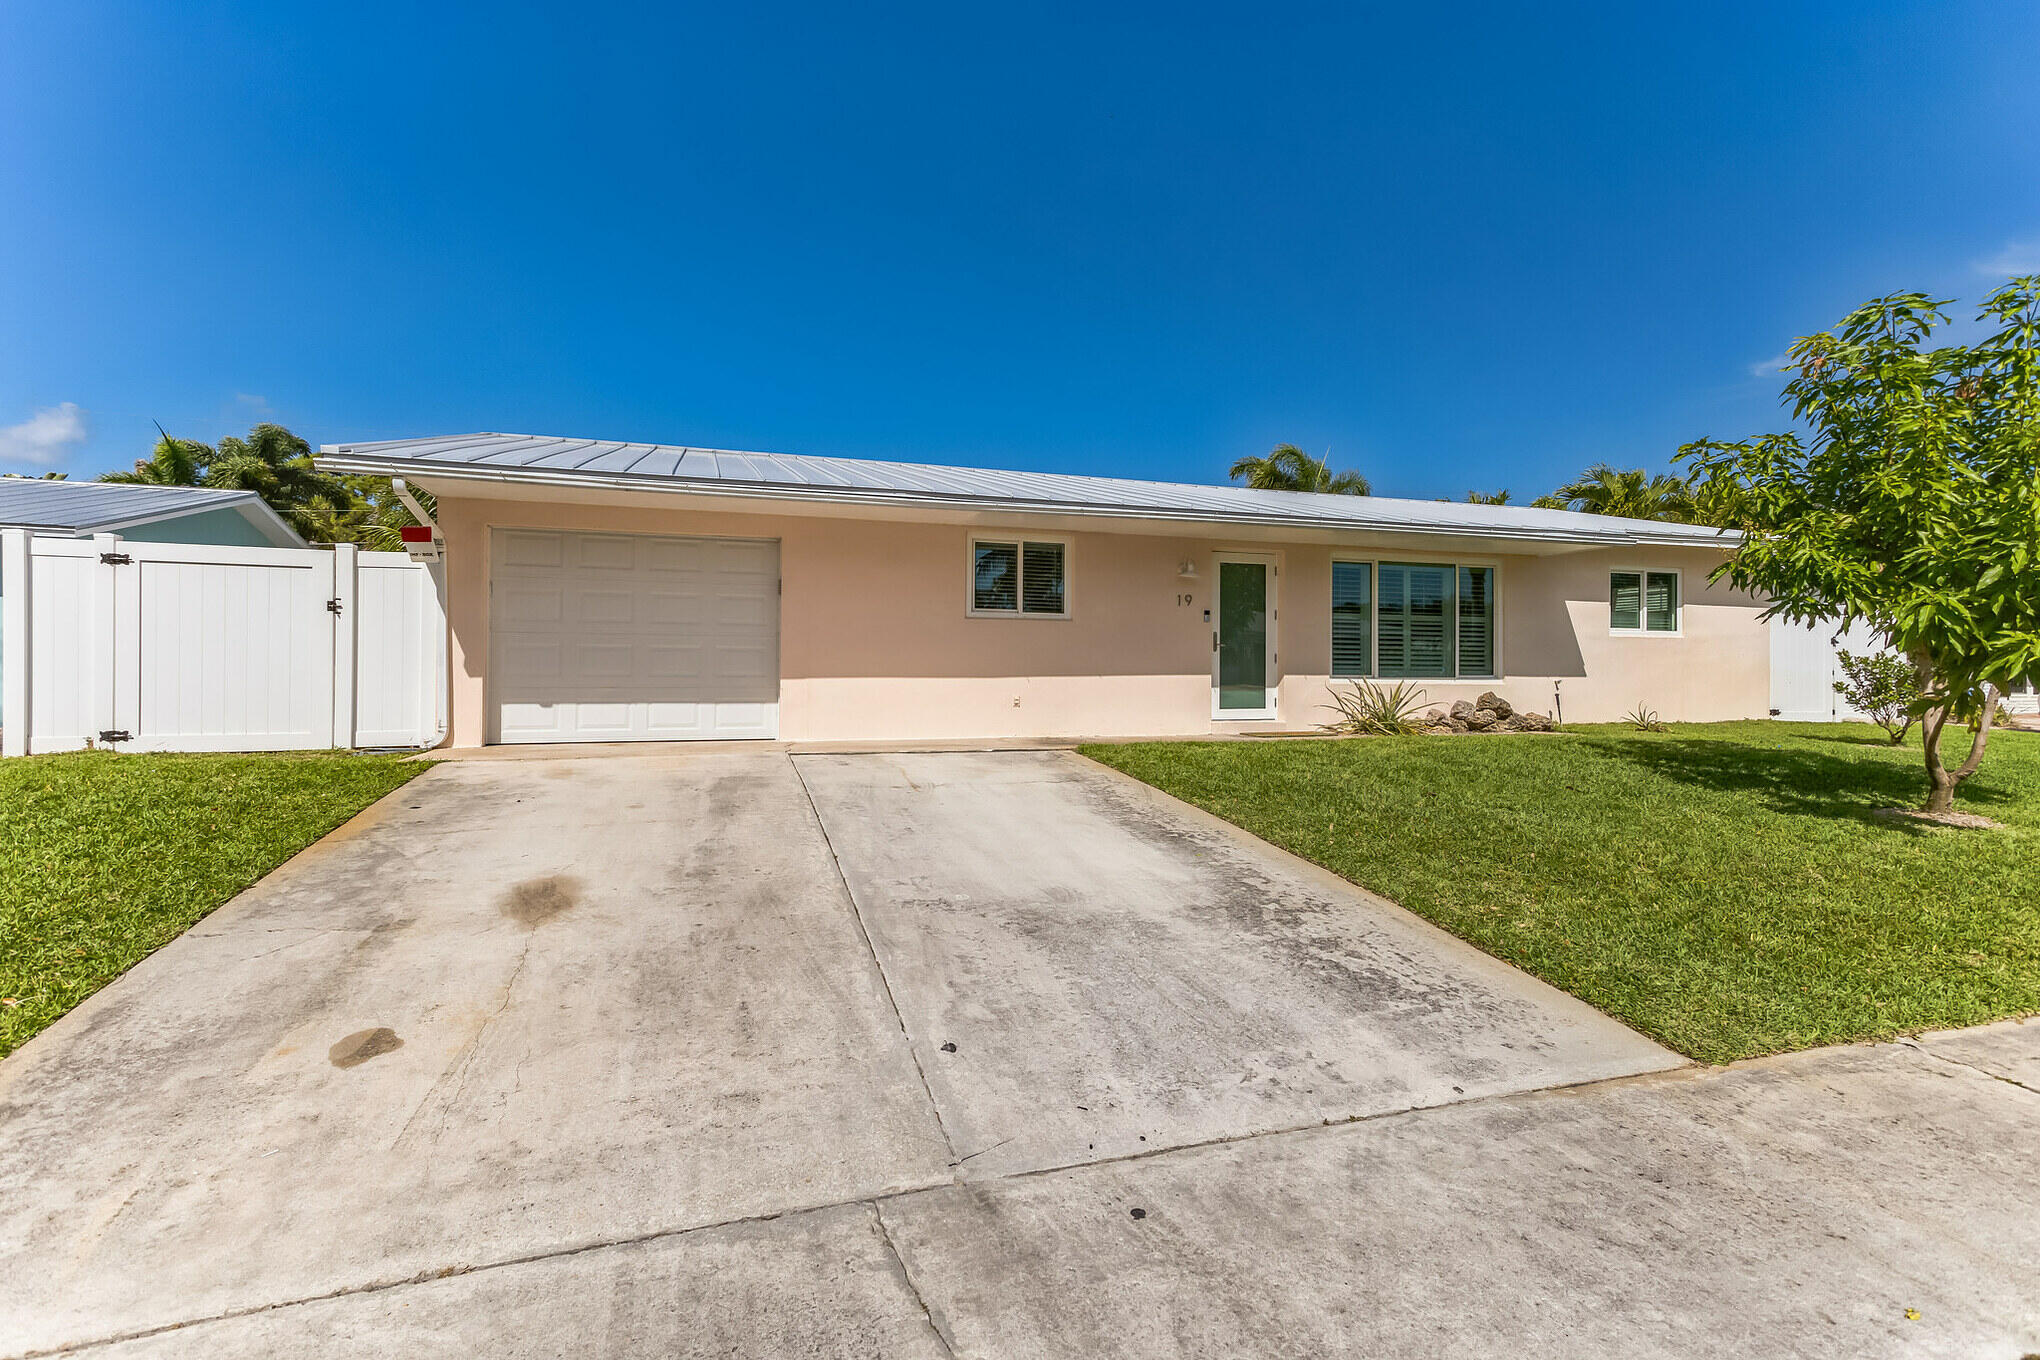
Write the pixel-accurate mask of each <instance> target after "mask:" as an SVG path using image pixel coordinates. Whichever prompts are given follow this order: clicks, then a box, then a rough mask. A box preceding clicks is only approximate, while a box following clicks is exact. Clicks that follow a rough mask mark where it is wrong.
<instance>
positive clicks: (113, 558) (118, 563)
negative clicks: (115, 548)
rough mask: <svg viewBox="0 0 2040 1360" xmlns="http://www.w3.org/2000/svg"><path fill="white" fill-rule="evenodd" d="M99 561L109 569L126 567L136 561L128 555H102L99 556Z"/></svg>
mask: <svg viewBox="0 0 2040 1360" xmlns="http://www.w3.org/2000/svg"><path fill="white" fill-rule="evenodd" d="M99 560H100V561H101V562H104V563H105V564H106V565H107V566H109V567H125V566H127V565H129V564H130V563H132V562H133V561H134V560H135V559H134V558H132V557H129V556H128V555H127V554H126V553H101V554H99Z"/></svg>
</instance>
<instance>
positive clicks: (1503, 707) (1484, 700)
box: [1473, 690, 1516, 718]
mask: <svg viewBox="0 0 2040 1360" xmlns="http://www.w3.org/2000/svg"><path fill="white" fill-rule="evenodd" d="M1473 706H1474V708H1476V709H1478V710H1479V711H1480V712H1482V713H1492V714H1494V715H1495V716H1496V717H1497V718H1512V717H1514V716H1515V714H1516V710H1515V709H1513V708H1511V707H1509V701H1508V700H1507V699H1504V698H1503V697H1502V696H1501V695H1499V694H1497V693H1495V692H1494V691H1493V690H1489V691H1488V692H1487V693H1485V694H1483V695H1481V696H1480V698H1478V699H1475V700H1474V701H1473Z"/></svg>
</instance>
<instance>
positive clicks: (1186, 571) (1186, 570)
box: [1176, 557, 1197, 581]
mask: <svg viewBox="0 0 2040 1360" xmlns="http://www.w3.org/2000/svg"><path fill="white" fill-rule="evenodd" d="M1176 579H1177V580H1179V581H1194V580H1196V579H1197V563H1196V562H1194V561H1192V560H1191V559H1190V558H1187V557H1186V558H1184V559H1183V561H1182V562H1181V563H1180V564H1179V565H1178V566H1177V568H1176Z"/></svg>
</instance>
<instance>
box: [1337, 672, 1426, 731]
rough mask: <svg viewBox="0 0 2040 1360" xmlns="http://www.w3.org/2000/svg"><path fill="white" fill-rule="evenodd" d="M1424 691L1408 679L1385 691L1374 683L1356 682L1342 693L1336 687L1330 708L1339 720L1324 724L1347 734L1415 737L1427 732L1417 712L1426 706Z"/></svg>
mask: <svg viewBox="0 0 2040 1360" xmlns="http://www.w3.org/2000/svg"><path fill="white" fill-rule="evenodd" d="M1423 703H1424V691H1422V690H1420V689H1418V688H1416V687H1415V686H1413V685H1411V684H1410V683H1409V682H1408V681H1407V680H1401V681H1397V682H1396V684H1395V686H1394V688H1392V689H1383V688H1382V687H1381V686H1380V685H1377V684H1375V683H1374V682H1373V681H1372V680H1355V681H1352V682H1351V683H1350V684H1348V685H1347V686H1346V688H1345V689H1344V690H1341V689H1340V688H1339V687H1338V686H1337V685H1334V686H1332V702H1331V703H1330V704H1329V705H1328V707H1330V708H1332V709H1334V710H1336V711H1337V713H1338V715H1339V716H1338V717H1336V718H1334V719H1332V721H1330V722H1328V723H1326V724H1324V730H1325V731H1327V732H1346V733H1352V734H1355V735H1358V736H1368V737H1413V736H1415V735H1416V734H1417V733H1419V732H1421V731H1422V730H1423V726H1422V724H1420V723H1419V722H1418V721H1417V716H1416V715H1417V710H1418V709H1419V708H1421V707H1422V706H1423Z"/></svg>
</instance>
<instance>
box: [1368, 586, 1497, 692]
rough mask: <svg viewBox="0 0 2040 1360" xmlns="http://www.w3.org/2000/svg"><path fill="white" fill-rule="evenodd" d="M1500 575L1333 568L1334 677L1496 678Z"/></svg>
mask: <svg viewBox="0 0 2040 1360" xmlns="http://www.w3.org/2000/svg"><path fill="white" fill-rule="evenodd" d="M1495 651H1496V649H1495V569H1494V568H1493V567H1488V566H1470V565H1462V564H1457V563H1451V562H1359V561H1337V562H1334V563H1332V674H1333V675H1335V676H1358V675H1380V676H1382V677H1384V678H1389V679H1434V680H1450V679H1454V678H1458V677H1464V678H1468V679H1492V678H1494V676H1495V675H1496V673H1497V671H1496V656H1495Z"/></svg>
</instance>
